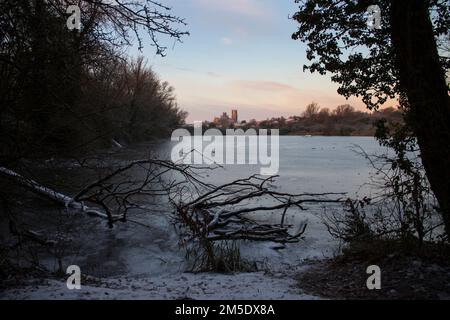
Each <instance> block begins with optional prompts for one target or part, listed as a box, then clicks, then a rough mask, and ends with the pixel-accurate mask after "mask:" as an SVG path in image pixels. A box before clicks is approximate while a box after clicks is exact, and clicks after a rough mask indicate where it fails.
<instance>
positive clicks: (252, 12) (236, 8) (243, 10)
mask: <svg viewBox="0 0 450 320" xmlns="http://www.w3.org/2000/svg"><path fill="white" fill-rule="evenodd" d="M192 1H193V3H194V5H196V6H197V7H200V8H202V9H207V10H213V11H221V12H231V13H234V14H240V15H246V16H252V17H263V16H267V15H268V13H269V10H267V8H265V7H264V6H263V5H262V4H261V1H259V2H258V1H256V0H227V1H223V0H192Z"/></svg>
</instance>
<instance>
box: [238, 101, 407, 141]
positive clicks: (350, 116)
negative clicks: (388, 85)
mask: <svg viewBox="0 0 450 320" xmlns="http://www.w3.org/2000/svg"><path fill="white" fill-rule="evenodd" d="M382 119H384V120H386V121H387V123H402V122H403V115H402V112H401V111H400V110H398V109H395V108H392V107H389V108H385V109H382V110H380V111H375V112H372V113H368V112H362V111H357V110H355V108H354V107H352V106H351V105H348V104H346V105H340V106H338V107H337V108H336V109H334V110H332V111H331V110H329V109H328V108H320V106H319V105H318V104H316V103H311V104H310V105H308V106H307V108H306V110H305V112H304V113H303V114H302V116H293V117H290V118H288V119H286V118H284V117H281V118H272V119H269V120H264V121H261V122H259V123H258V124H256V123H254V122H249V123H246V124H244V128H251V127H258V128H261V129H270V128H273V129H280V134H281V135H325V136H374V134H375V131H376V127H375V123H376V122H378V121H380V120H382Z"/></svg>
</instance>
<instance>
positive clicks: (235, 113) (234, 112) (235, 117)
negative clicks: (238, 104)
mask: <svg viewBox="0 0 450 320" xmlns="http://www.w3.org/2000/svg"><path fill="white" fill-rule="evenodd" d="M231 120H233V122H234V123H238V111H237V110H231Z"/></svg>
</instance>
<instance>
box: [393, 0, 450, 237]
mask: <svg viewBox="0 0 450 320" xmlns="http://www.w3.org/2000/svg"><path fill="white" fill-rule="evenodd" d="M427 3H428V1H426V0H404V1H392V2H391V10H390V26H391V40H392V44H393V48H394V53H395V56H396V57H395V59H396V60H395V61H396V65H397V68H398V70H399V79H400V86H401V88H402V92H404V93H405V94H406V96H407V100H408V105H409V109H408V113H407V121H408V124H409V125H410V126H411V127H412V129H413V130H414V133H415V135H416V137H417V141H418V144H419V147H420V151H421V157H422V162H423V165H424V167H425V170H426V174H427V177H428V180H429V182H430V185H431V188H432V190H433V192H434V194H435V196H436V198H437V200H438V202H439V206H440V210H441V213H442V218H443V221H444V224H445V231H446V234H447V237H448V238H449V239H450V188H449V186H450V170H449V165H450V163H449V160H450V150H449V149H450V129H449V126H450V99H449V95H448V87H447V83H446V78H445V71H444V69H443V67H442V65H441V63H440V62H439V56H438V51H437V47H436V40H435V38H434V34H433V27H432V23H431V20H430V13H429V11H428V5H427Z"/></svg>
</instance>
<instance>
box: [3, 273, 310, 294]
mask: <svg viewBox="0 0 450 320" xmlns="http://www.w3.org/2000/svg"><path fill="white" fill-rule="evenodd" d="M0 298H1V299H20V300H23V299H31V300H35V299H45V300H47V299H50V300H55V299H56V300H60V299H77V300H84V299H89V300H91V299H96V300H97V299H113V300H114V299H127V300H128V299H133V300H141V299H202V300H203V299H215V300H222V299H242V300H252V299H267V300H272V299H273V300H278V299H289V300H296V299H317V298H316V297H313V296H309V295H305V294H302V293H301V292H300V290H299V289H298V287H295V282H294V280H293V278H289V277H286V275H273V276H271V275H265V274H264V273H263V272H255V273H239V274H235V275H223V274H209V273H208V274H205V273H203V274H192V273H182V274H178V275H164V276H160V277H148V278H147V277H146V278H128V277H126V278H110V279H105V280H103V281H102V282H101V283H98V284H90V285H82V287H81V289H80V290H68V289H67V287H66V283H65V282H62V281H56V280H46V281H45V283H44V284H41V285H36V286H27V287H24V288H21V289H11V290H8V291H6V292H3V293H2V294H0Z"/></svg>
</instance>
